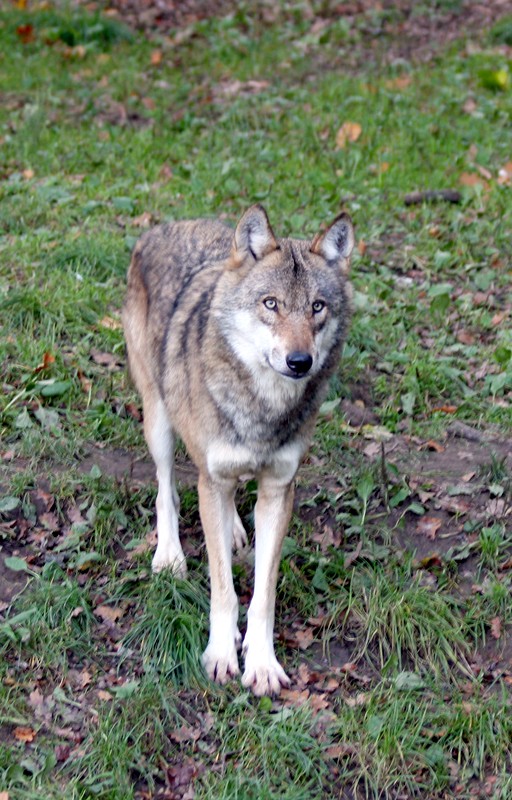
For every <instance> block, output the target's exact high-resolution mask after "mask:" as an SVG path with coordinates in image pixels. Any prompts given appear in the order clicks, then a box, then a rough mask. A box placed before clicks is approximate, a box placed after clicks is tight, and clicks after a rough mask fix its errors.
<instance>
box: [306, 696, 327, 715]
mask: <svg viewBox="0 0 512 800" xmlns="http://www.w3.org/2000/svg"><path fill="white" fill-rule="evenodd" d="M309 705H310V706H311V708H312V709H313V711H315V712H318V711H323V710H324V709H325V708H329V701H328V700H327V699H326V697H325V694H312V695H311V697H310V698H309Z"/></svg>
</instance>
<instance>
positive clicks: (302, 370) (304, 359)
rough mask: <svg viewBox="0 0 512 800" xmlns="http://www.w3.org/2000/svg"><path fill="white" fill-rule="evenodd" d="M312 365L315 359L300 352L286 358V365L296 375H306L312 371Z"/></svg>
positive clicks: (297, 351)
mask: <svg viewBox="0 0 512 800" xmlns="http://www.w3.org/2000/svg"><path fill="white" fill-rule="evenodd" d="M312 364H313V359H312V357H311V356H310V355H309V353H301V352H300V350H296V351H295V352H293V353H290V354H289V355H287V356H286V365H287V367H288V369H289V370H291V372H293V373H294V374H295V375H305V374H306V372H309V370H310V369H311V365H312Z"/></svg>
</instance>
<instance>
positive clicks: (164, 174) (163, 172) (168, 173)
mask: <svg viewBox="0 0 512 800" xmlns="http://www.w3.org/2000/svg"><path fill="white" fill-rule="evenodd" d="M158 177H159V178H163V179H164V180H166V181H170V180H171V178H172V177H173V171H172V169H171V167H170V166H169V164H167V163H166V164H162V166H161V168H160V172H159V173H158Z"/></svg>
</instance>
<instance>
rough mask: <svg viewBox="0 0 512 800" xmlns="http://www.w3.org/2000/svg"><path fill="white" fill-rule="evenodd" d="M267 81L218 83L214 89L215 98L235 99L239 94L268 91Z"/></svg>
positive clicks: (228, 81) (268, 84)
mask: <svg viewBox="0 0 512 800" xmlns="http://www.w3.org/2000/svg"><path fill="white" fill-rule="evenodd" d="M269 86H270V83H269V82H268V81H254V80H250V81H239V80H232V81H231V80H227V81H222V82H221V83H219V84H218V85H217V86H216V87H215V89H214V95H215V96H216V97H219V96H220V97H236V96H238V95H240V94H259V93H260V92H263V91H265V89H268V87H269Z"/></svg>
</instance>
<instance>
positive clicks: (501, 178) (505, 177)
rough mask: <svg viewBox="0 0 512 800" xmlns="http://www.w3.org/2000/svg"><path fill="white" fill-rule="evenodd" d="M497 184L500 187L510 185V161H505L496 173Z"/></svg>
mask: <svg viewBox="0 0 512 800" xmlns="http://www.w3.org/2000/svg"><path fill="white" fill-rule="evenodd" d="M498 183H499V184H500V186H504V185H505V184H507V183H512V161H507V163H506V164H504V165H503V166H502V167H501V169H500V170H499V171H498Z"/></svg>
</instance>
